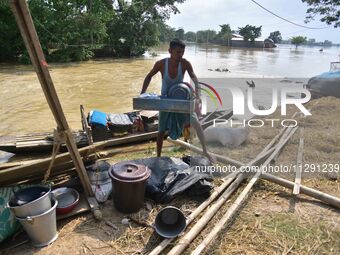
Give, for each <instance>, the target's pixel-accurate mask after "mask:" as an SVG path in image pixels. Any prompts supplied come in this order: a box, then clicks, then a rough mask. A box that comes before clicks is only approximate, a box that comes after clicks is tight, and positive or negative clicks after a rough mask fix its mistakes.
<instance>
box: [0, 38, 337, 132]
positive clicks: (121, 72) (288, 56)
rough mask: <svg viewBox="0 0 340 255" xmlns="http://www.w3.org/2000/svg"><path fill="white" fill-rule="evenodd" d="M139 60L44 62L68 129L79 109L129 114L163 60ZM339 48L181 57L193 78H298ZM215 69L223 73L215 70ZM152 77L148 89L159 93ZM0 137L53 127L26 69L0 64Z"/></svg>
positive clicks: (197, 49)
mask: <svg viewBox="0 0 340 255" xmlns="http://www.w3.org/2000/svg"><path fill="white" fill-rule="evenodd" d="M150 52H155V53H157V56H154V57H153V56H151V55H149V54H146V55H145V56H143V57H141V58H131V59H103V60H96V61H87V62H81V63H68V64H50V68H49V70H50V73H51V76H52V79H53V81H54V85H55V88H56V90H57V93H58V95H59V99H60V102H61V105H62V107H63V110H64V113H65V115H66V118H67V120H68V123H69V125H70V127H71V128H72V129H75V130H77V129H80V128H81V124H80V114H79V105H81V104H83V105H84V106H85V110H86V111H89V110H91V109H98V110H102V111H105V112H116V113H119V112H125V111H130V110H132V97H133V96H136V95H138V94H139V92H140V90H141V86H142V83H143V80H144V77H145V75H146V74H147V73H148V71H149V70H150V69H151V68H152V66H153V64H154V62H155V61H156V60H158V59H161V58H164V57H166V56H168V53H167V46H166V45H161V46H159V47H157V48H155V49H152V50H151V51H150ZM339 54H340V48H336V47H333V48H325V49H324V51H323V52H319V48H317V47H309V48H308V47H300V48H298V49H297V50H296V49H295V47H294V46H287V45H283V46H280V47H278V48H275V49H237V48H235V49H227V48H225V47H221V46H214V45H209V46H208V47H206V46H205V45H194V44H192V45H188V46H187V49H186V52H185V55H184V57H185V58H187V59H188V60H190V61H191V63H192V65H193V67H194V70H195V72H196V74H197V76H198V77H216V78H227V77H258V78H261V77H282V78H283V77H304V78H308V77H311V76H313V75H317V74H319V73H322V72H325V71H328V69H329V63H330V62H331V61H337V60H338V55H339ZM217 69H220V70H222V69H228V70H229V72H219V71H216V70H217ZM160 84H161V77H160V75H157V76H156V77H155V78H154V79H153V80H152V82H151V85H150V87H149V89H148V91H150V92H151V91H154V92H159V91H160ZM0 95H1V100H0V136H4V135H15V134H24V133H31V132H43V131H52V130H53V128H55V126H56V124H55V122H54V119H53V116H52V114H51V111H50V109H49V107H48V105H47V102H46V99H45V97H44V94H43V92H42V89H41V86H40V84H39V81H38V79H37V76H36V73H35V72H34V69H33V67H32V66H30V65H26V66H25V65H10V64H0Z"/></svg>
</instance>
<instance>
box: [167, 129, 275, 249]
mask: <svg viewBox="0 0 340 255" xmlns="http://www.w3.org/2000/svg"><path fill="white" fill-rule="evenodd" d="M281 134H282V132H280V133H279V135H281ZM279 135H277V136H276V137H274V139H273V140H272V141H271V142H270V143H269V144H268V145H269V146H266V147H265V148H264V149H263V150H262V151H261V152H260V153H259V155H258V156H257V157H256V158H255V159H254V160H252V161H251V162H249V163H248V164H247V165H248V166H252V165H254V164H255V162H257V161H258V160H259V159H260V158H262V157H264V156H265V155H266V150H267V149H268V148H269V147H270V146H271V145H272V144H273V143H274V142H275V141H276V140H277V139H278V137H279ZM278 149H279V148H278ZM278 149H276V151H277V150H278ZM197 152H201V153H202V150H197ZM261 155H262V156H261ZM214 156H215V155H214ZM269 160H271V159H269ZM227 161H228V162H229V161H230V159H227ZM267 161H268V160H267ZM245 177H246V175H245V174H244V173H241V174H240V175H239V176H238V177H237V179H236V180H235V182H234V183H236V184H235V185H237V186H238V185H239V183H241V182H242V181H243V179H244V178H245ZM234 183H233V184H234ZM233 184H232V185H233ZM231 187H232V186H230V187H229V188H230V190H232V192H233V191H234V190H235V189H236V187H235V189H232V188H231ZM229 188H228V189H227V190H226V191H225V193H227V194H228V197H229V196H230V195H231V193H228V192H230V190H229ZM228 190H229V191H228ZM225 193H224V194H225ZM224 194H223V195H222V196H221V197H220V198H219V199H218V200H217V201H216V203H215V204H214V205H213V206H211V208H209V210H208V211H207V212H206V213H205V214H204V216H203V217H202V218H201V219H200V220H199V221H198V222H197V223H196V224H195V226H194V227H193V228H192V229H191V230H190V231H189V232H188V233H187V234H186V235H185V236H184V237H183V238H181V240H180V242H179V244H177V245H176V246H175V247H173V248H172V250H171V251H170V252H169V254H172V255H174V254H180V253H181V252H183V251H184V250H185V248H186V247H187V246H188V245H189V243H190V242H191V241H192V240H193V239H194V238H195V237H196V236H197V235H198V234H199V233H200V231H201V230H202V229H203V228H204V227H205V225H206V224H207V223H208V222H209V220H210V219H211V218H212V217H213V216H214V215H215V213H216V212H217V210H218V209H219V208H220V207H221V206H222V205H223V203H224V201H225V200H226V199H224V198H223V197H224Z"/></svg>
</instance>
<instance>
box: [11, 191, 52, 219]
mask: <svg viewBox="0 0 340 255" xmlns="http://www.w3.org/2000/svg"><path fill="white" fill-rule="evenodd" d="M50 192H51V188H50V187H45V186H34V187H29V188H24V189H20V190H19V191H14V190H13V193H14V195H13V196H12V197H11V198H10V200H9V202H8V204H7V205H8V207H9V208H10V209H11V210H12V212H13V213H14V215H15V216H17V217H26V216H35V215H39V214H41V213H43V212H45V211H47V210H49V209H50V208H51V199H50Z"/></svg>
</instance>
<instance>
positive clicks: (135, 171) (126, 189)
mask: <svg viewBox="0 0 340 255" xmlns="http://www.w3.org/2000/svg"><path fill="white" fill-rule="evenodd" d="M150 174H151V171H150V169H149V168H148V167H146V166H144V165H137V164H133V163H129V162H120V163H117V164H115V165H113V166H112V167H111V168H110V171H109V175H110V177H111V179H112V181H113V186H114V194H113V203H114V206H115V207H116V209H117V210H118V211H120V212H122V213H133V212H136V211H138V210H139V209H140V208H142V207H143V205H144V195H145V186H146V182H147V180H148V178H149V177H150Z"/></svg>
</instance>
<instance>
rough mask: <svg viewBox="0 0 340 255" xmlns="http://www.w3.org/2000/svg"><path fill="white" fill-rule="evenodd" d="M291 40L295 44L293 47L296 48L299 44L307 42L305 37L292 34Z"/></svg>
mask: <svg viewBox="0 0 340 255" xmlns="http://www.w3.org/2000/svg"><path fill="white" fill-rule="evenodd" d="M291 42H292V44H294V45H295V47H296V48H297V47H298V46H299V45H300V44H303V43H306V42H307V37H304V36H300V35H299V36H293V37H292V38H291Z"/></svg>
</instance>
